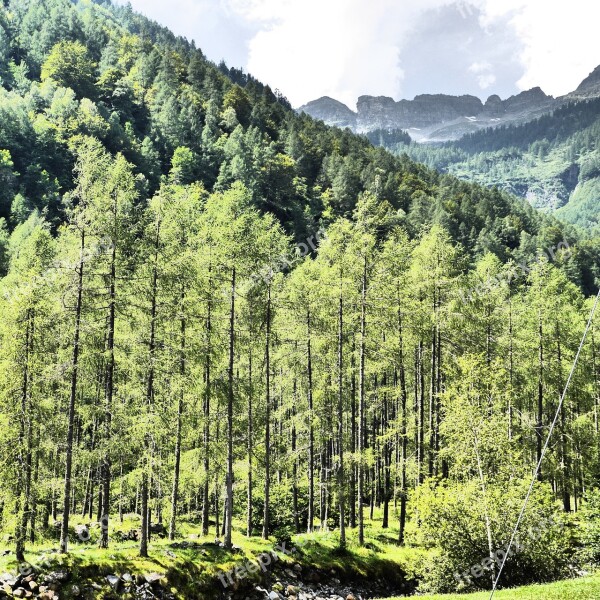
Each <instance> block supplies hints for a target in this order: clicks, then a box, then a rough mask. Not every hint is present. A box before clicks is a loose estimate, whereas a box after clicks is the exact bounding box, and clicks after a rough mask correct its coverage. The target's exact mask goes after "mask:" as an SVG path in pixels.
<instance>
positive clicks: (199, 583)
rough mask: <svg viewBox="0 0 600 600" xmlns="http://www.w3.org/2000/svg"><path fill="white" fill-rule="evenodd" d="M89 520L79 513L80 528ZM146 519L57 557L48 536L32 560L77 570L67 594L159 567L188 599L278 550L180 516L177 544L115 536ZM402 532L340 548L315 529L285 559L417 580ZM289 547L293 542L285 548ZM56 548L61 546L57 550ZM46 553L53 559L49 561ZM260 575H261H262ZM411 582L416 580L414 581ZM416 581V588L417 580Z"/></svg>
mask: <svg viewBox="0 0 600 600" xmlns="http://www.w3.org/2000/svg"><path fill="white" fill-rule="evenodd" d="M82 522H83V521H82V520H81V519H80V518H78V517H74V518H73V526H75V525H77V524H81V523H82ZM139 525H140V523H139V518H138V517H136V516H133V515H127V516H126V517H125V521H124V523H123V524H121V523H119V522H118V521H117V520H114V519H113V520H111V536H110V537H111V542H110V547H109V549H108V550H102V549H100V548H98V545H97V536H98V533H99V531H98V530H93V536H92V539H91V540H90V542H88V543H85V544H83V543H75V542H72V543H71V545H70V553H69V554H68V555H67V556H61V555H58V554H57V553H56V552H55V550H56V548H57V547H58V542H57V541H56V540H42V541H41V542H40V543H38V544H35V545H28V546H27V552H26V559H27V561H28V562H29V563H30V564H31V565H33V566H34V567H37V566H40V567H41V568H40V571H41V572H42V573H46V572H48V571H51V570H59V569H66V570H68V571H69V572H70V573H71V574H72V579H71V582H70V584H69V585H67V586H66V588H65V589H64V590H62V591H61V598H67V599H68V598H70V597H71V596H70V586H71V584H77V585H80V586H81V585H86V584H88V583H90V582H95V583H99V584H101V585H104V589H103V590H102V591H98V592H97V593H96V594H95V597H96V598H98V599H106V600H108V599H109V598H113V597H114V594H113V593H112V592H111V590H110V588H109V586H108V584H107V583H106V580H105V577H106V576H107V575H122V574H124V573H129V574H131V575H133V576H135V575H136V574H142V575H143V574H148V573H159V574H160V575H162V576H164V582H163V585H166V587H168V588H169V589H170V590H171V592H172V593H173V594H174V595H175V596H176V597H177V598H181V599H190V598H200V597H201V598H208V597H210V595H211V593H214V592H215V587H219V586H215V581H216V580H217V577H218V575H219V574H220V573H222V572H223V571H225V572H226V571H230V570H232V569H234V568H235V567H236V565H240V564H243V563H246V561H254V562H256V560H257V557H258V556H259V555H260V554H261V553H265V552H270V551H271V550H273V549H275V545H276V543H277V542H276V540H275V538H271V539H270V540H262V539H261V538H259V537H252V538H247V537H246V536H245V535H244V530H243V523H242V522H241V521H240V522H236V523H234V525H235V527H234V531H233V544H234V546H237V547H238V550H237V551H234V552H229V551H227V550H225V549H224V548H220V547H218V546H216V545H214V544H211V542H214V539H215V537H214V528H213V530H212V531H211V535H209V536H207V537H203V536H202V535H201V534H200V528H199V526H198V524H195V523H191V522H189V521H185V520H181V521H180V522H179V524H178V537H177V539H176V540H175V542H174V543H173V542H170V541H168V540H166V539H160V538H158V537H156V536H153V538H152V541H151V543H150V546H149V556H148V558H141V557H140V556H139V543H137V542H133V541H124V542H118V541H116V536H115V532H116V531H123V532H126V531H129V530H132V529H137V528H139ZM397 535H398V534H397V531H395V530H394V529H390V530H389V531H383V530H382V529H381V526H380V523H379V522H378V521H374V522H373V523H371V522H369V521H367V523H366V530H365V537H366V540H367V545H366V547H360V546H359V545H358V540H357V539H356V536H357V534H356V532H353V531H349V532H348V543H347V545H346V547H345V548H344V549H340V544H339V533H338V532H332V533H314V534H310V535H308V534H304V535H298V536H294V538H293V540H292V544H293V546H295V547H298V548H299V549H300V550H299V552H297V553H296V554H294V555H293V556H291V557H286V558H284V559H283V560H284V562H286V563H289V564H293V563H296V562H298V563H301V564H303V565H305V566H310V567H312V568H315V569H319V570H323V571H327V572H329V571H331V570H332V569H334V570H335V571H336V573H337V576H338V577H339V578H340V579H343V580H345V581H352V580H354V579H356V578H361V577H363V578H376V579H385V580H386V581H389V582H390V583H392V582H397V583H399V584H400V583H404V582H405V581H406V580H407V579H408V580H409V581H410V580H411V578H412V576H411V565H412V564H414V562H415V561H414V558H415V557H416V556H417V555H418V554H419V551H417V550H412V549H406V548H401V547H399V546H398V545H397V544H396V539H397ZM182 541H187V542H193V547H191V548H179V547H177V545H178V544H179V543H180V542H182ZM286 547H287V548H288V549H289V548H290V545H289V544H288V545H287V546H286ZM53 550H54V552H53ZM46 559H50V562H49V563H46V562H45V561H46ZM17 567H18V564H17V563H16V561H15V559H14V554H10V555H8V556H3V557H0V573H1V572H16V570H17ZM257 577H258V575H256V576H254V580H255V581H256V580H257V579H256V578H257ZM410 585H411V584H410V583H409V586H410ZM413 587H414V586H413Z"/></svg>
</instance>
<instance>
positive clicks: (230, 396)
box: [225, 267, 268, 548]
mask: <svg viewBox="0 0 600 600" xmlns="http://www.w3.org/2000/svg"><path fill="white" fill-rule="evenodd" d="M235 294H236V269H235V267H234V268H233V269H232V271H231V307H230V311H229V368H228V371H227V378H228V389H227V482H226V487H227V502H226V514H227V518H226V521H225V546H226V547H227V548H231V546H232V543H231V530H232V527H233V402H234V390H233V378H234V367H235ZM267 455H268V446H267Z"/></svg>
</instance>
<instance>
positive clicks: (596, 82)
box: [565, 66, 600, 100]
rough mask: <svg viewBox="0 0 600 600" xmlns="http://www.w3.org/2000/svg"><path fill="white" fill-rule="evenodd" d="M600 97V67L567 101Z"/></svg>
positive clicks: (568, 95) (569, 95)
mask: <svg viewBox="0 0 600 600" xmlns="http://www.w3.org/2000/svg"><path fill="white" fill-rule="evenodd" d="M598 96H600V66H598V67H596V68H595V69H594V70H593V71H592V72H591V73H590V74H589V75H588V76H587V77H586V78H585V79H584V80H583V81H582V82H581V84H580V85H579V87H578V88H577V89H576V90H575V91H574V92H571V93H570V94H567V96H566V97H565V98H566V99H570V100H578V99H579V100H586V99H588V98H597V97H598Z"/></svg>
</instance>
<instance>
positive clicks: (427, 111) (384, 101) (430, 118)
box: [297, 66, 600, 142]
mask: <svg viewBox="0 0 600 600" xmlns="http://www.w3.org/2000/svg"><path fill="white" fill-rule="evenodd" d="M599 96H600V66H598V67H596V69H595V70H594V71H592V73H590V74H589V75H588V77H586V78H585V79H584V80H583V81H582V82H581V84H580V85H579V86H578V88H577V89H576V90H574V91H573V92H570V93H569V94H566V95H564V96H560V97H558V98H554V97H553V96H550V95H548V94H546V93H545V92H544V91H543V90H542V89H541V88H540V87H533V88H531V89H529V90H524V91H523V92H520V93H519V94H515V95H513V96H510V97H508V98H506V99H504V100H503V99H502V98H500V96H498V95H497V94H492V95H491V96H489V97H488V98H487V100H486V101H485V102H483V101H482V100H481V99H480V98H478V97H477V96H472V95H467V94H465V95H461V96H453V95H449V94H420V95H417V96H415V97H414V98H413V99H412V100H408V99H401V100H398V101H396V100H394V99H393V98H390V97H388V96H370V95H363V96H360V97H359V98H358V100H357V107H356V111H353V110H352V109H351V108H349V107H348V106H347V105H345V104H343V103H342V102H339V101H338V100H335V99H334V98H330V97H328V96H324V97H322V98H319V99H317V100H313V101H311V102H308V103H307V104H305V105H303V106H301V107H299V108H298V109H297V112H298V113H305V114H308V115H310V116H312V117H313V118H316V119H319V120H322V121H324V122H325V123H326V124H328V125H332V126H336V127H341V128H349V129H350V130H352V131H353V132H354V133H359V134H365V133H369V132H372V131H376V130H396V129H402V130H405V131H407V132H408V133H409V134H410V136H411V138H412V139H413V140H415V141H417V142H446V141H454V140H458V139H460V138H461V137H463V136H464V135H467V134H469V133H474V132H476V131H480V130H482V129H487V128H495V127H500V126H503V125H513V124H522V123H526V122H528V121H531V120H533V119H536V118H538V117H540V116H542V115H544V114H547V113H549V112H551V111H552V110H554V109H556V108H558V107H559V106H562V105H563V104H565V103H567V102H571V101H578V100H583V99H590V98H595V97H599Z"/></svg>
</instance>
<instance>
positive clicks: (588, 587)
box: [397, 575, 600, 600]
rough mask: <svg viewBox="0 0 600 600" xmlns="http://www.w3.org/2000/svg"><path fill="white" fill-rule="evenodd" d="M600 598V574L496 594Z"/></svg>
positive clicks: (548, 599)
mask: <svg viewBox="0 0 600 600" xmlns="http://www.w3.org/2000/svg"><path fill="white" fill-rule="evenodd" d="M489 597H490V592H479V593H477V594H440V595H435V596H418V598H419V600H488V599H489ZM599 598H600V575H592V576H590V577H582V578H581V579H569V580H567V581H557V582H556V583H550V584H547V585H528V586H525V587H520V588H515V589H511V590H500V591H498V592H496V593H495V594H494V599H495V600H598V599H599ZM397 600H400V599H397Z"/></svg>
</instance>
